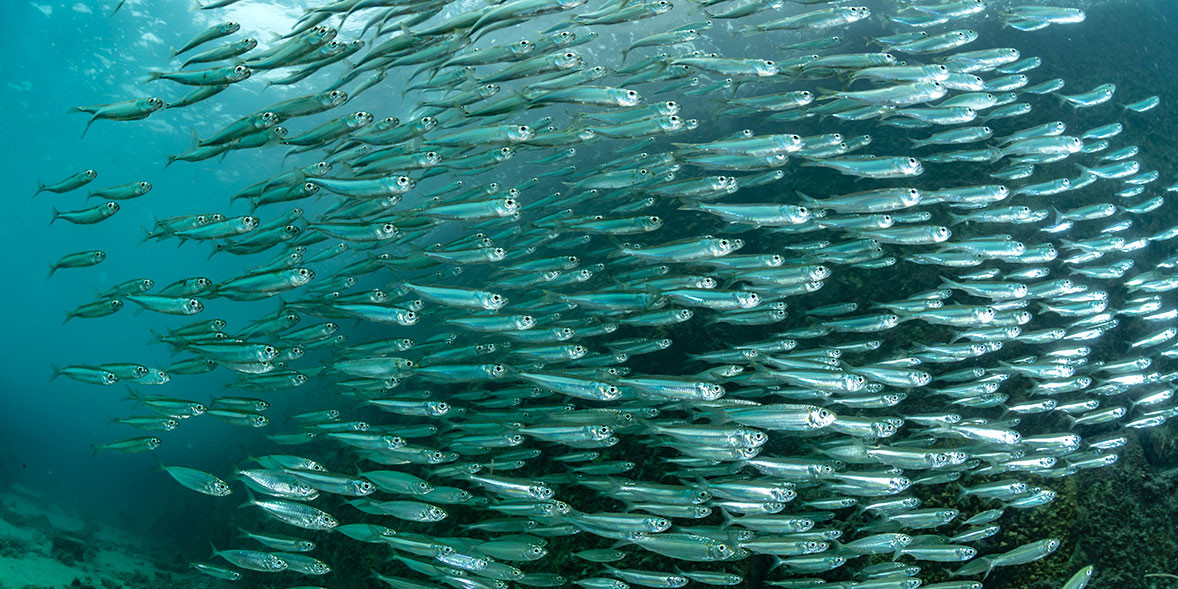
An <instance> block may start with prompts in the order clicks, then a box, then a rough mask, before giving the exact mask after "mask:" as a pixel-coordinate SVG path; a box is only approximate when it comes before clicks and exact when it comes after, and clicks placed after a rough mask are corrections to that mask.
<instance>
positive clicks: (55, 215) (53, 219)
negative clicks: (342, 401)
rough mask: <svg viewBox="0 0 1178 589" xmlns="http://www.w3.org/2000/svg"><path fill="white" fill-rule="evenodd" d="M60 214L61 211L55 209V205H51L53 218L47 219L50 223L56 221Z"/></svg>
mask: <svg viewBox="0 0 1178 589" xmlns="http://www.w3.org/2000/svg"><path fill="white" fill-rule="evenodd" d="M60 216H61V211H59V210H57V207H53V218H52V219H50V220H49V224H50V225H52V224H53V222H54V221H56V220H57V218H58V217H60Z"/></svg>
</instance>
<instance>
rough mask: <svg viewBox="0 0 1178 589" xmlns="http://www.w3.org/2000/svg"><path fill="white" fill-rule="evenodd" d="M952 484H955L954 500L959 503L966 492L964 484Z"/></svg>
mask: <svg viewBox="0 0 1178 589" xmlns="http://www.w3.org/2000/svg"><path fill="white" fill-rule="evenodd" d="M954 485H956V486H957V499H956V502H957V503H961V501H962V499H965V496H966V493H968V491H967V490H966V488H965V485H962V484H961V483H954Z"/></svg>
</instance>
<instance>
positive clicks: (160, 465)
mask: <svg viewBox="0 0 1178 589" xmlns="http://www.w3.org/2000/svg"><path fill="white" fill-rule="evenodd" d="M151 457H152V458H155V468H153V469H151V472H164V471H166V470H167V467H166V466H164V461H163V460H161V459H160V457H159V454H156V453H154V452H153V453H152V454H151Z"/></svg>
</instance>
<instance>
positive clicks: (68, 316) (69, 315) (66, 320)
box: [61, 311, 74, 325]
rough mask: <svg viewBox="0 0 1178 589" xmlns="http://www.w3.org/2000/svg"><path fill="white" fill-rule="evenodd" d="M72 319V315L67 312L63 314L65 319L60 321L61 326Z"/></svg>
mask: <svg viewBox="0 0 1178 589" xmlns="http://www.w3.org/2000/svg"><path fill="white" fill-rule="evenodd" d="M73 318H74V314H73V313H71V312H69V311H66V312H65V319H62V320H61V324H62V325H65V324H66V323H69V322H70V319H73Z"/></svg>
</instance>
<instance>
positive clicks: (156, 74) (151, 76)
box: [143, 54, 175, 84]
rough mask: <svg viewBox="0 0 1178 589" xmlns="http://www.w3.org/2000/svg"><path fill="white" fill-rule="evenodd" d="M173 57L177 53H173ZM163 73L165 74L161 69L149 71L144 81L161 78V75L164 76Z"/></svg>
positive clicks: (145, 82)
mask: <svg viewBox="0 0 1178 589" xmlns="http://www.w3.org/2000/svg"><path fill="white" fill-rule="evenodd" d="M172 57H175V54H173V55H172ZM163 74H164V72H161V71H159V70H151V71H149V72H147V79H146V80H144V81H143V83H144V84H147V83H148V82H154V81H156V80H158V79H160V77H162V76H163Z"/></svg>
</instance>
